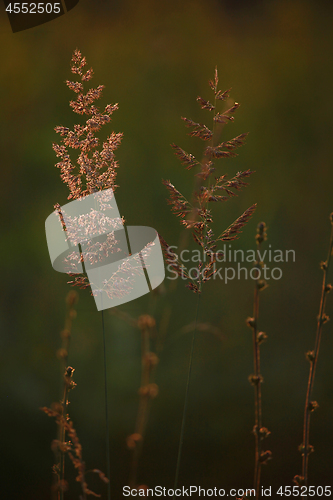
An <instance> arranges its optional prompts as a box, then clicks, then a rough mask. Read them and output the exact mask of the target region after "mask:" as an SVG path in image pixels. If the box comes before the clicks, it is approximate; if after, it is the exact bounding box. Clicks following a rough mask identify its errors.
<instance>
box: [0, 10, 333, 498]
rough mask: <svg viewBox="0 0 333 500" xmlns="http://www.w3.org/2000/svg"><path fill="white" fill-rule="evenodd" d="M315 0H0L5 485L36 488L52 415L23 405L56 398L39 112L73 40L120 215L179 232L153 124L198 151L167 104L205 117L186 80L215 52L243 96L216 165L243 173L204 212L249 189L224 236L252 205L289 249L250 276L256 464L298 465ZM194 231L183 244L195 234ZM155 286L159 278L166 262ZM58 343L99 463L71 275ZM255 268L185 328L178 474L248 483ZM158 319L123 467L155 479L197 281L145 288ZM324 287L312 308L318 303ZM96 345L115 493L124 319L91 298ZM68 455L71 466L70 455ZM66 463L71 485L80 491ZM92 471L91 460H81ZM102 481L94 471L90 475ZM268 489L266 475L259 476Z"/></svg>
mask: <svg viewBox="0 0 333 500" xmlns="http://www.w3.org/2000/svg"><path fill="white" fill-rule="evenodd" d="M332 10H333V6H332V4H330V3H329V2H324V1H318V0H316V1H315V0H313V1H306V0H304V1H301V0H299V1H297V0H288V1H287V0H283V1H265V2H259V1H257V2H253V1H252V2H251V1H247V2H245V1H237V2H232V1H215V0H206V1H203V0H194V1H188V0H185V1H182V2H176V1H172V0H171V1H165V0H161V1H159V2H155V1H153V0H151V1H147V0H143V1H131V0H123V1H110V2H106V1H99V2H94V1H89V0H81V1H80V3H79V4H78V6H77V7H75V8H74V9H73V10H71V11H70V12H69V13H68V14H66V15H65V16H62V17H60V18H58V19H56V20H54V21H52V22H49V23H47V24H45V25H42V26H39V27H36V28H32V29H30V30H26V31H22V32H19V33H15V34H13V33H12V32H11V30H10V25H9V22H8V19H7V18H6V16H5V12H4V9H3V11H2V14H1V19H0V22H1V29H0V32H1V35H0V40H1V44H0V46H1V48H0V51H1V59H0V61H1V70H0V75H1V94H0V100H1V123H2V127H1V129H2V133H1V139H0V140H1V167H0V168H1V186H2V187H1V214H2V244H1V275H2V280H1V282H2V286H1V317H0V324H1V336H0V342H1V364H0V366H1V372H2V373H1V378H0V380H1V413H0V420H1V427H0V428H1V439H0V441H1V452H2V465H1V493H2V496H3V498H6V499H24V500H30V499H47V498H49V488H50V484H51V467H52V464H53V456H52V452H51V450H50V443H51V441H52V439H53V438H54V437H55V435H56V429H55V424H54V422H53V420H52V419H49V418H48V417H46V416H45V415H44V414H43V413H42V412H41V411H40V410H39V407H41V406H44V405H50V404H51V403H52V401H54V400H57V399H59V394H60V392H59V391H60V385H61V381H60V375H59V364H58V363H59V362H58V360H57V359H56V357H55V352H56V350H57V349H58V348H59V346H60V337H59V332H60V331H61V329H62V328H63V322H64V315H65V296H66V294H67V292H68V291H69V285H67V284H66V281H67V279H66V276H65V275H62V274H60V273H57V272H55V271H54V270H53V269H52V267H51V264H50V260H49V256H48V252H47V246H46V240H45V229H44V222H45V219H46V217H47V216H48V215H49V214H50V213H51V211H52V210H53V205H54V204H55V203H56V202H59V203H60V204H64V203H66V198H67V195H68V191H67V187H66V186H65V185H63V184H62V182H61V180H60V177H59V170H58V169H56V168H55V167H54V164H55V163H56V158H55V155H54V152H53V150H52V147H51V144H52V142H53V141H57V139H58V136H57V135H56V133H55V132H54V130H53V129H54V127H55V126H56V125H60V124H62V125H65V126H70V127H71V126H72V125H73V124H74V123H76V121H77V115H74V113H72V111H71V109H70V108H69V105H68V102H69V100H70V99H73V93H72V92H71V91H70V90H69V89H67V87H66V85H65V84H64V81H65V80H66V79H68V78H71V73H70V70H69V61H70V58H71V55H72V52H73V50H74V49H75V48H76V47H78V48H80V50H81V51H82V53H83V54H84V55H85V56H86V57H87V60H88V65H89V67H90V66H92V67H93V69H94V71H95V77H94V79H93V80H92V83H93V84H94V85H99V84H104V85H105V90H104V94H103V98H102V100H101V104H104V105H105V104H107V103H109V102H119V105H120V109H119V111H117V112H116V113H115V114H114V115H113V121H112V124H111V126H110V127H109V129H108V130H105V132H104V134H106V133H107V132H108V131H111V130H115V131H122V132H123V133H124V139H123V143H122V145H121V147H120V148H119V150H118V152H117V158H118V160H119V164H120V168H119V173H118V184H119V188H118V189H117V191H116V198H117V203H118V206H119V209H120V212H121V214H122V215H124V216H125V218H126V220H127V223H128V224H130V225H147V226H151V227H154V228H155V229H156V230H158V232H159V233H161V234H162V235H163V236H164V238H165V239H166V240H167V241H168V242H169V243H170V244H175V245H176V244H177V243H178V240H179V237H180V235H181V231H182V229H181V226H180V225H179V221H178V220H177V219H176V217H174V216H173V215H172V214H171V213H170V210H169V206H168V205H167V202H166V199H167V197H168V196H167V193H166V189H165V187H164V186H163V185H162V182H161V180H162V178H167V179H171V181H172V182H173V183H174V184H175V186H176V187H177V188H178V189H179V190H180V191H182V192H183V193H184V194H185V195H187V196H190V194H191V192H192V186H193V173H192V171H191V172H188V171H187V170H186V169H185V168H184V167H183V166H181V165H180V163H179V161H178V160H177V159H176V158H175V156H174V155H173V152H172V150H171V148H170V143H173V142H175V143H176V144H179V145H180V146H181V147H183V148H184V149H185V150H186V151H190V152H193V153H194V154H197V155H200V152H201V151H202V143H201V142H200V141H199V140H196V139H191V138H189V137H188V136H187V135H186V133H187V132H188V130H187V129H186V128H185V127H184V124H183V122H182V121H181V120H180V117H181V116H186V117H189V118H192V119H194V120H196V121H206V122H208V123H209V118H210V115H209V113H208V112H205V111H201V110H200V108H199V106H198V104H197V103H196V97H197V95H202V96H203V97H205V98H211V90H210V89H209V87H208V85H207V82H208V80H209V79H210V78H212V77H213V73H214V68H215V65H217V66H218V69H219V76H220V87H221V88H222V89H223V90H225V89H227V88H229V87H232V91H231V96H232V98H233V99H234V100H235V101H237V102H240V103H241V104H242V106H241V108H240V110H239V111H238V112H237V114H236V115H235V122H234V123H231V124H228V126H227V127H226V128H225V129H224V135H223V137H224V138H225V139H230V138H231V137H234V136H235V135H238V134H240V133H242V132H249V137H248V140H247V144H246V145H245V146H244V147H243V148H241V149H240V150H239V156H238V157H237V158H235V159H231V160H224V161H221V162H220V167H219V169H220V170H219V171H220V172H221V173H222V172H223V173H228V174H229V175H232V174H233V173H235V172H237V171H238V170H241V169H248V168H250V169H252V170H255V171H256V173H255V174H254V175H253V176H252V178H251V181H250V182H251V184H250V186H249V187H248V188H247V189H246V190H245V191H244V192H242V193H240V195H239V196H238V197H237V198H233V199H232V200H230V201H229V202H228V203H227V204H223V205H216V206H214V207H213V208H214V209H215V214H216V216H215V222H216V226H215V227H216V228H217V229H216V230H217V231H218V230H222V229H224V228H225V227H226V226H228V225H229V224H230V223H231V222H232V221H233V220H234V219H235V218H236V217H237V216H238V215H239V214H241V213H242V211H244V210H245V209H246V208H247V207H248V206H249V205H250V204H252V203H254V202H257V203H258V209H257V211H256V213H255V215H254V217H253V219H252V220H251V221H250V223H249V224H248V225H247V227H246V228H245V229H244V231H243V233H242V235H241V238H240V239H239V240H238V241H237V242H235V243H234V245H233V248H242V249H244V250H247V249H250V248H254V246H255V240H254V235H255V231H256V225H257V223H258V222H260V221H261V220H264V221H265V222H266V223H267V225H268V228H269V229H268V237H269V240H268V242H267V245H268V244H271V245H272V249H281V250H286V249H294V250H295V252H296V262H294V263H285V264H283V265H282V266H281V267H282V269H283V278H282V279H281V280H276V281H273V280H271V282H270V286H269V288H267V290H265V291H264V292H263V293H262V295H261V304H260V329H262V330H264V331H266V332H267V334H268V335H269V339H268V341H267V342H266V343H265V344H264V345H263V346H262V374H263V376H264V385H263V389H262V392H263V415H264V424H265V425H266V426H267V427H268V428H269V429H270V430H271V432H272V434H271V436H270V437H269V438H268V440H267V441H266V442H265V445H267V447H268V448H269V449H271V451H272V452H273V460H272V461H271V462H269V464H268V465H267V466H266V467H264V468H263V472H262V484H263V485H265V486H266V487H268V486H272V487H273V491H274V489H275V490H276V489H277V488H278V487H279V486H287V485H292V478H293V476H294V475H295V474H300V471H301V469H300V467H301V456H300V453H299V451H298V449H297V447H298V445H299V444H300V443H301V441H302V419H303V406H304V400H305V392H306V384H307V376H308V369H309V367H308V364H307V362H306V360H305V352H306V351H307V350H309V349H312V348H313V346H314V334H315V327H316V316H317V314H318V307H319V298H320V287H321V279H322V278H321V271H320V267H319V263H320V261H321V260H324V259H325V258H326V252H327V246H328V239H329V231H330V223H329V218H328V217H329V214H330V212H331V211H332V210H333V200H332V182H333V174H332V160H331V159H332V154H333V144H332V140H331V138H332V116H333V97H332V83H333V82H332V76H333V70H332V69H333V66H332V50H333V31H332V19H333V18H332V14H333V12H332ZM193 248H194V247H193ZM166 286H168V280H166ZM79 293H80V300H79V303H78V306H77V311H78V316H77V319H76V320H75V322H74V325H73V332H72V343H71V347H70V355H69V362H70V364H71V365H72V366H73V367H75V368H76V371H75V380H76V382H77V384H78V386H77V388H76V389H75V391H73V393H72V395H71V404H70V415H71V417H72V419H73V421H74V424H75V426H76V429H77V432H78V435H79V437H80V439H81V442H82V445H83V454H84V459H85V461H86V464H87V468H88V469H91V468H99V469H101V470H103V471H105V468H106V465H105V443H104V440H105V426H104V399H103V397H104V396H103V394H104V393H103V391H104V386H103V365H102V359H103V348H102V320H101V313H98V312H97V311H96V308H95V304H94V301H93V299H92V297H91V296H90V295H89V292H88V291H80V292H79ZM252 300H253V282H251V281H250V280H247V281H246V280H244V279H243V280H234V281H232V282H230V283H228V284H227V285H225V284H224V283H223V282H221V281H220V280H215V281H213V282H210V283H208V284H207V285H206V286H205V288H204V290H203V294H202V300H201V304H200V313H199V318H200V321H201V322H210V323H211V324H212V325H214V326H215V327H218V328H220V330H221V332H222V335H221V338H218V337H217V336H214V335H212V334H211V333H209V332H207V333H200V334H198V335H197V340H196V346H195V353H194V363H193V373H192V380H191V390H190V402H189V411H188V419H187V424H186V433H185V441H184V449H183V459H182V465H181V472H180V484H184V485H191V484H192V485H200V486H202V487H206V488H212V487H215V486H216V487H219V488H225V489H226V490H227V489H229V488H249V487H251V486H252V476H253V461H254V438H253V435H252V434H251V430H252V427H253V424H254V409H253V407H254V403H253V389H252V387H251V386H250V384H249V382H248V380H247V377H248V375H250V374H251V373H252V371H253V358H252V343H251V332H250V330H249V329H248V328H247V327H246V325H245V319H246V317H247V316H249V315H251V313H252ZM166 303H168V304H169V305H170V306H171V307H172V317H171V323H170V327H169V330H168V334H167V338H166V342H165V346H164V350H163V353H162V355H161V359H160V363H159V366H158V370H157V375H156V376H157V383H158V385H159V388H160V394H159V396H158V398H157V399H156V400H155V401H154V402H153V405H152V410H151V414H150V419H149V424H148V429H147V435H146V441H145V444H144V450H143V455H142V458H141V460H140V468H139V483H140V484H142V483H145V484H148V485H149V486H150V487H153V486H156V485H162V486H166V487H170V488H171V487H172V485H173V480H174V472H175V465H176V457H177V447H178V439H179V432H180V422H181V414H182V408H183V400H184V390H185V382H186V370H187V363H188V357H189V348H190V341H191V335H190V334H189V333H187V334H184V333H182V328H183V327H184V326H186V325H188V324H189V323H191V322H193V321H194V315H195V306H196V296H195V295H194V294H192V293H191V292H190V291H188V290H187V289H185V288H184V287H183V285H182V283H179V286H178V287H177V290H176V292H175V293H173V294H169V295H168V294H162V295H160V296H158V297H157V299H156V309H155V315H156V319H157V321H158V322H159V320H160V318H161V314H162V311H163V309H164V307H165V304H166ZM150 307H151V303H150V298H149V296H144V297H142V298H140V299H138V300H136V301H134V302H131V303H129V304H125V305H123V306H121V310H122V311H125V312H127V313H129V314H131V315H132V316H133V317H137V316H139V315H141V314H145V313H147V312H149V311H150V309H149V308H150ZM332 309H333V308H332V297H330V296H329V298H328V305H327V312H328V314H331V315H332V314H333V311H332ZM105 323H106V334H107V357H108V388H109V411H110V448H111V483H112V485H111V487H112V498H115V499H118V498H122V494H121V488H122V486H124V485H125V484H126V482H127V478H128V471H129V459H130V455H129V452H128V451H127V449H126V444H125V439H126V436H128V435H129V434H131V433H132V432H133V431H134V425H135V418H136V411H137V406H138V395H137V390H138V387H139V385H140V333H139V332H138V331H137V330H136V329H134V328H132V327H130V326H128V325H127V324H126V323H124V322H123V321H121V320H119V319H118V318H115V317H114V316H112V315H111V314H110V311H105ZM332 352H333V339H332V325H331V323H329V324H328V325H327V326H326V327H325V332H324V335H323V339H322V350H321V352H320V359H319V364H318V371H317V376H316V382H315V390H314V398H315V399H316V400H317V401H318V403H319V405H320V408H319V410H318V411H317V412H316V414H314V415H313V418H312V425H311V439H310V442H311V444H313V446H314V447H315V453H314V454H313V455H312V456H311V457H310V468H309V484H312V485H315V486H317V485H323V486H325V485H332V484H333V483H332V445H333V423H332V422H333V419H332V416H333V400H332V393H333V364H332ZM67 470H68V471H70V470H72V467H71V466H70V465H69V464H68V467H67ZM74 477H75V476H74V473H72V472H69V476H68V478H69V480H70V492H69V493H68V495H67V498H68V500H70V499H75V498H78V496H79V491H78V490H77V485H76V484H75V480H74ZM88 479H89V477H88ZM89 484H90V485H91V487H92V489H95V490H96V491H98V492H101V493H102V497H103V498H106V489H105V485H103V484H102V483H100V482H99V480H98V478H97V480H96V479H95V478H90V480H89ZM273 497H274V495H273Z"/></svg>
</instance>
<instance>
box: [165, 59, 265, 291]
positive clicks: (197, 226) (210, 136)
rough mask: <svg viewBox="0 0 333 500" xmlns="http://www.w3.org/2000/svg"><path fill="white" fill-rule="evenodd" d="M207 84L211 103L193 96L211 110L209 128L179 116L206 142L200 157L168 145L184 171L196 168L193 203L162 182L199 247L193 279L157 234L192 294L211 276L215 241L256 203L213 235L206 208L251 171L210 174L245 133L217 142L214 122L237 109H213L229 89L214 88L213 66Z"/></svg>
mask: <svg viewBox="0 0 333 500" xmlns="http://www.w3.org/2000/svg"><path fill="white" fill-rule="evenodd" d="M209 86H210V88H211V89H212V91H213V93H214V104H212V103H211V102H210V101H207V100H205V99H203V98H202V97H200V96H199V97H197V101H198V103H199V105H200V107H201V109H203V110H207V111H209V112H213V117H212V122H213V127H212V129H209V128H208V127H207V126H206V125H205V124H203V123H197V122H194V121H193V120H190V119H188V118H184V117H182V120H183V121H184V122H185V125H186V127H188V128H190V129H191V132H189V135H190V136H192V137H198V138H200V139H201V140H203V141H204V142H208V145H206V146H205V148H204V153H203V158H202V160H201V161H199V160H197V159H196V158H195V157H194V156H193V155H192V154H191V153H187V152H186V151H184V150H183V149H182V148H180V147H179V146H177V145H176V144H171V147H172V148H173V149H174V152H175V155H176V156H177V157H178V158H179V159H180V161H181V163H182V164H183V165H185V166H186V168H187V169H188V170H190V169H192V168H194V167H197V170H198V171H197V173H196V174H195V175H196V176H197V177H199V178H200V180H201V185H200V189H199V190H198V191H197V192H195V193H194V202H193V203H192V202H190V201H189V200H188V199H187V198H186V197H185V196H184V195H183V194H182V193H180V192H179V191H178V190H177V189H176V188H175V186H174V185H173V184H172V183H171V182H170V180H163V184H164V185H165V186H166V188H167V189H168V191H169V194H170V199H169V200H168V203H169V204H170V205H171V211H172V212H173V213H174V214H176V216H177V217H179V218H180V221H181V224H183V226H185V228H186V229H191V230H192V236H193V239H194V241H195V242H196V243H197V245H199V247H201V249H202V254H203V258H202V260H201V261H200V262H199V266H198V268H197V276H196V278H195V279H193V278H192V277H190V276H189V273H188V270H187V269H186V267H185V266H184V265H183V264H182V263H181V262H180V261H179V259H178V257H177V256H176V254H174V253H173V252H171V251H170V247H169V245H168V244H167V242H166V241H165V240H164V239H163V238H161V237H160V239H161V244H162V247H163V250H164V254H165V258H166V261H167V263H168V264H169V265H171V267H172V268H173V269H174V271H175V272H176V273H177V274H178V276H181V277H182V278H185V279H187V280H189V283H188V284H187V285H186V286H187V287H188V288H189V289H190V290H192V291H193V292H195V293H201V287H202V283H204V282H206V281H208V280H209V279H211V277H212V276H213V275H214V274H215V272H216V269H215V266H214V264H215V262H216V252H215V249H216V247H217V243H218V242H222V241H232V240H234V239H236V238H237V237H238V235H239V233H240V232H241V229H242V228H243V227H244V226H245V224H246V223H247V222H248V220H249V219H250V217H251V216H252V215H253V212H254V210H255V208H256V204H254V205H252V206H251V207H249V208H248V209H247V210H245V212H244V213H243V214H242V215H241V216H240V217H238V219H236V220H235V221H234V222H233V223H232V224H231V225H230V226H229V227H228V228H227V229H226V230H225V231H223V232H222V233H221V234H220V235H219V236H217V237H216V236H215V235H214V232H213V230H212V228H211V224H212V223H213V215H212V209H211V208H210V207H211V203H213V202H224V201H227V200H228V199H229V198H231V197H233V196H236V192H237V191H240V190H241V189H242V188H244V187H246V186H247V185H248V183H247V182H244V179H246V178H248V177H249V176H250V175H251V174H252V173H253V172H252V171H251V170H245V171H242V172H237V174H236V175H234V176H233V177H231V178H230V179H228V177H227V175H226V174H224V175H220V176H217V177H216V176H214V178H212V177H213V173H214V172H215V171H216V167H215V163H216V160H218V159H221V158H231V157H234V156H237V153H235V149H236V148H238V147H240V146H242V145H243V144H244V142H245V139H246V136H247V134H240V135H238V136H237V137H234V138H233V139H230V140H228V141H224V142H218V141H217V139H218V136H219V133H220V131H221V129H219V130H217V129H216V125H217V124H218V125H220V126H221V124H222V125H223V124H225V123H227V122H228V121H233V119H234V117H233V113H234V112H235V111H236V110H237V109H238V108H239V104H238V103H235V104H234V105H233V106H231V107H230V108H228V109H226V110H225V111H217V103H218V101H224V100H226V99H228V98H229V91H230V89H229V90H226V91H224V92H222V91H221V90H218V73H217V68H216V69H215V76H214V80H210V81H209ZM206 181H207V182H206ZM205 255H208V256H209V260H208V262H207V263H206V264H204V263H203V262H205V261H206V259H204V257H205Z"/></svg>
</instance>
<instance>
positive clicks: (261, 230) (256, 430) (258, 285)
mask: <svg viewBox="0 0 333 500" xmlns="http://www.w3.org/2000/svg"><path fill="white" fill-rule="evenodd" d="M266 239H267V233H266V224H265V223H264V222H260V223H259V224H258V226H257V234H256V242H257V252H256V253H257V260H256V262H255V264H254V267H255V269H256V270H257V274H256V279H255V289H254V300H253V317H251V318H247V320H246V324H247V326H248V327H249V328H251V329H252V338H253V364H254V374H253V375H250V376H249V382H250V383H251V384H252V385H253V387H254V401H255V405H254V407H255V424H254V427H253V434H254V436H255V464H254V485H253V488H254V489H255V491H256V499H258V498H259V495H260V474H261V466H262V465H264V464H266V463H267V461H268V460H269V459H271V458H272V453H271V451H269V450H265V451H263V450H262V441H263V440H264V439H265V438H266V437H267V436H268V435H269V434H270V432H269V430H268V429H266V427H263V425H262V407H261V384H262V382H263V378H262V376H261V373H260V346H261V344H262V342H263V341H265V340H266V339H267V335H266V333H265V332H259V331H258V319H259V293H260V292H261V291H262V290H264V289H265V288H266V287H267V283H266V281H265V280H262V279H260V278H261V270H262V268H263V267H264V263H263V262H261V255H260V250H261V244H262V243H263V242H264V241H266Z"/></svg>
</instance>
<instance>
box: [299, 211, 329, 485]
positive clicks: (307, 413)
mask: <svg viewBox="0 0 333 500" xmlns="http://www.w3.org/2000/svg"><path fill="white" fill-rule="evenodd" d="M330 221H331V236H330V243H329V248H328V255H327V259H326V261H325V262H322V263H321V269H322V271H323V282H322V287H321V298H320V306H319V314H318V318H317V329H316V339H315V347H314V350H313V351H308V352H307V353H306V357H307V359H308V361H309V363H310V372H309V379H308V386H307V392H306V398H305V409H304V423H303V442H302V444H301V445H300V446H299V450H300V452H301V453H302V457H303V458H302V474H301V475H296V476H295V477H294V482H295V483H296V484H297V485H298V486H301V485H305V486H307V484H308V463H309V455H310V453H312V452H313V451H314V448H313V446H311V445H310V444H309V436H310V417H311V413H312V412H313V411H314V410H316V409H317V408H318V403H317V401H312V391H313V386H314V379H315V373H316V367H317V363H318V356H319V348H320V342H321V336H322V330H323V325H324V324H325V323H327V321H329V317H328V316H327V314H326V313H325V306H326V298H327V294H328V293H329V292H330V291H331V290H332V285H331V284H328V283H327V275H328V270H329V266H330V262H331V256H332V254H333V212H332V213H331V215H330Z"/></svg>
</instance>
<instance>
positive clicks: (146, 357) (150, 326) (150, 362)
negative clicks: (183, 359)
mask: <svg viewBox="0 0 333 500" xmlns="http://www.w3.org/2000/svg"><path fill="white" fill-rule="evenodd" d="M155 325H156V323H155V319H154V318H153V317H152V316H150V315H149V314H144V315H142V316H140V317H139V318H138V321H137V326H138V327H139V328H140V331H141V385H140V389H139V397H140V401H139V408H138V414H137V419H136V424H135V431H134V433H133V434H131V435H130V436H128V438H127V447H128V448H129V450H131V453H132V456H131V467H130V475H129V481H128V484H129V486H130V487H131V488H137V486H138V482H137V473H138V464H139V458H140V455H141V452H142V447H143V442H144V436H145V430H146V426H147V422H148V416H149V409H150V402H151V401H152V399H154V398H156V396H157V395H158V386H157V384H155V383H154V372H155V368H156V366H157V364H158V361H159V359H158V357H157V355H156V354H155V353H154V352H152V350H151V347H150V343H151V338H152V337H153V336H154V335H155Z"/></svg>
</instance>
